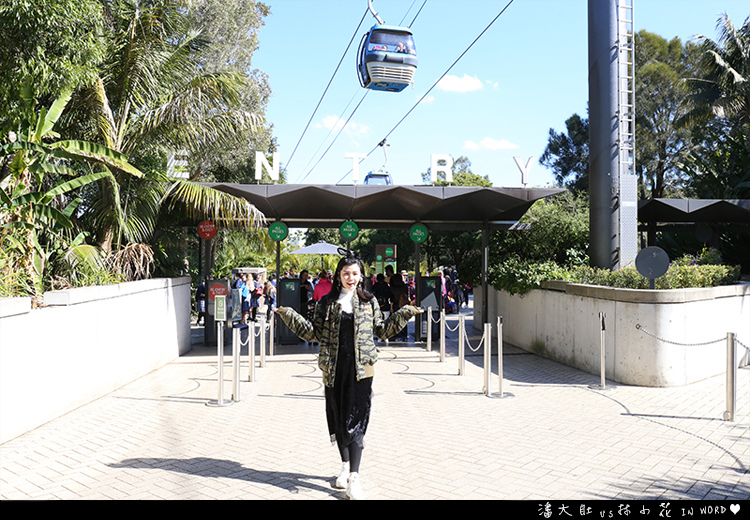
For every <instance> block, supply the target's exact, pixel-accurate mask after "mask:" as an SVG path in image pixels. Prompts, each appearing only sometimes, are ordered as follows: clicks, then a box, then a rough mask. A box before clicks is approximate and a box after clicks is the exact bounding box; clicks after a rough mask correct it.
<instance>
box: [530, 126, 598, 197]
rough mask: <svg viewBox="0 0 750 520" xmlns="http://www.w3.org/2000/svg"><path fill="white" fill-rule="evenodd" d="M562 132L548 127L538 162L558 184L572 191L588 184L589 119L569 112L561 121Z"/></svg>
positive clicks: (586, 188) (582, 188)
mask: <svg viewBox="0 0 750 520" xmlns="http://www.w3.org/2000/svg"><path fill="white" fill-rule="evenodd" d="M565 129H566V132H567V133H566V134H564V133H558V132H555V130H554V129H553V128H550V129H549V140H548V142H547V147H546V148H545V149H544V153H542V156H541V157H540V158H539V163H540V164H542V165H543V166H546V167H547V168H549V169H550V170H552V172H553V174H554V175H555V180H556V181H557V184H558V185H559V186H565V187H567V188H568V189H570V190H572V191H588V187H589V120H588V119H584V118H582V117H581V116H579V115H578V114H573V115H572V116H570V117H569V118H568V119H567V120H566V121H565Z"/></svg>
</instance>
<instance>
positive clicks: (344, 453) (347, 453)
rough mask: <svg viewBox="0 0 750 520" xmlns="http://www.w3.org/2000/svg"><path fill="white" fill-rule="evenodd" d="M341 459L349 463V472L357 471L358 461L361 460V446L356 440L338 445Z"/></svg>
mask: <svg viewBox="0 0 750 520" xmlns="http://www.w3.org/2000/svg"><path fill="white" fill-rule="evenodd" d="M339 452H340V453H341V460H342V461H344V462H348V463H349V472H350V473H359V463H360V462H361V461H362V447H361V446H360V445H359V444H357V443H356V442H352V443H351V444H349V445H348V446H343V447H341V446H339Z"/></svg>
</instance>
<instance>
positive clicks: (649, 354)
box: [474, 282, 750, 387]
mask: <svg viewBox="0 0 750 520" xmlns="http://www.w3.org/2000/svg"><path fill="white" fill-rule="evenodd" d="M476 298H477V300H476V301H479V298H481V288H480V289H479V291H478V293H477V296H476ZM488 308H489V316H490V322H492V325H493V335H496V334H497V331H496V330H494V329H495V323H496V321H495V320H496V318H495V317H496V316H502V317H503V343H506V342H507V343H508V344H510V345H513V346H517V347H520V348H522V349H524V350H527V351H529V352H533V353H534V354H538V355H540V356H544V357H547V358H549V359H552V360H554V361H557V362H560V363H563V364H565V365H568V366H572V367H575V368H578V369H580V370H583V371H586V372H589V373H592V374H597V375H601V344H602V340H601V322H600V320H599V313H600V312H603V313H604V314H605V319H604V323H605V330H604V352H605V377H606V378H607V379H609V380H612V381H615V382H618V383H623V384H629V385H638V386H652V387H669V386H682V385H688V384H691V383H694V382H696V381H700V380H702V379H706V378H708V377H712V376H715V375H718V374H723V373H725V372H726V359H727V357H726V355H727V354H726V353H727V341H726V338H727V333H729V332H733V333H735V334H736V337H737V339H738V340H740V341H741V342H742V344H744V345H750V285H747V284H740V285H729V286H720V287H712V288H705V289H704V288H695V289H670V290H653V291H652V290H639V289H616V288H612V287H601V286H593V285H583V284H573V283H567V282H547V283H545V284H544V285H543V288H542V289H535V290H532V291H530V292H529V293H527V294H525V295H513V296H511V295H510V294H508V293H506V292H504V291H497V290H495V289H492V288H490V291H489V297H488ZM478 311H479V309H478V306H475V308H474V324H475V326H477V327H478V326H481V316H480V315H479V314H478ZM737 354H738V355H737V357H738V364H739V365H740V366H742V365H746V364H748V350H747V349H745V348H743V347H742V346H741V345H740V346H738V353H737Z"/></svg>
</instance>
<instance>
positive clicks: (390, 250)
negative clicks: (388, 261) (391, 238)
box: [385, 247, 393, 258]
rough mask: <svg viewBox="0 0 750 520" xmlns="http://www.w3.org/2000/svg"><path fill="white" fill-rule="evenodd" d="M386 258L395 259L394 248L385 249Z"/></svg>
mask: <svg viewBox="0 0 750 520" xmlns="http://www.w3.org/2000/svg"><path fill="white" fill-rule="evenodd" d="M385 256H387V257H388V258H393V248H392V247H386V248H385Z"/></svg>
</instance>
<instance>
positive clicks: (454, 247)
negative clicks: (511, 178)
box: [421, 155, 492, 281]
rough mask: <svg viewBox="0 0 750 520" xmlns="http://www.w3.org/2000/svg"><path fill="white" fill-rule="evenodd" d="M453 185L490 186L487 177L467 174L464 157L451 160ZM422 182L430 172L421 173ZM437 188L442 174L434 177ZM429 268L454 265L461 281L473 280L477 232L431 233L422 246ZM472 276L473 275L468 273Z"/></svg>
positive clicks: (478, 246) (478, 241)
mask: <svg viewBox="0 0 750 520" xmlns="http://www.w3.org/2000/svg"><path fill="white" fill-rule="evenodd" d="M451 170H452V172H453V185H455V186H484V187H489V186H492V182H491V181H490V179H489V177H488V176H486V175H484V176H482V175H479V174H476V173H473V172H472V171H471V161H470V160H469V158H468V157H465V156H463V155H462V156H459V157H458V158H457V159H455V160H454V161H453V166H452V167H451ZM422 179H423V180H424V182H429V180H430V170H429V169H428V170H427V172H426V173H422ZM436 184H437V185H438V186H444V185H447V184H448V183H447V182H446V181H445V174H443V173H442V172H441V173H439V174H438V181H437V183H436ZM421 250H422V252H423V253H424V255H425V257H426V258H427V265H428V267H429V268H430V269H432V268H433V267H436V266H440V265H451V266H455V267H456V270H457V271H458V272H459V273H461V277H462V279H463V280H464V281H468V280H469V279H471V280H473V279H474V278H476V273H477V269H476V262H475V260H476V259H478V258H479V253H480V250H481V233H480V232H479V231H435V232H433V233H430V237H429V239H428V240H427V242H425V243H424V244H423V246H422V249H421ZM471 273H474V274H471Z"/></svg>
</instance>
